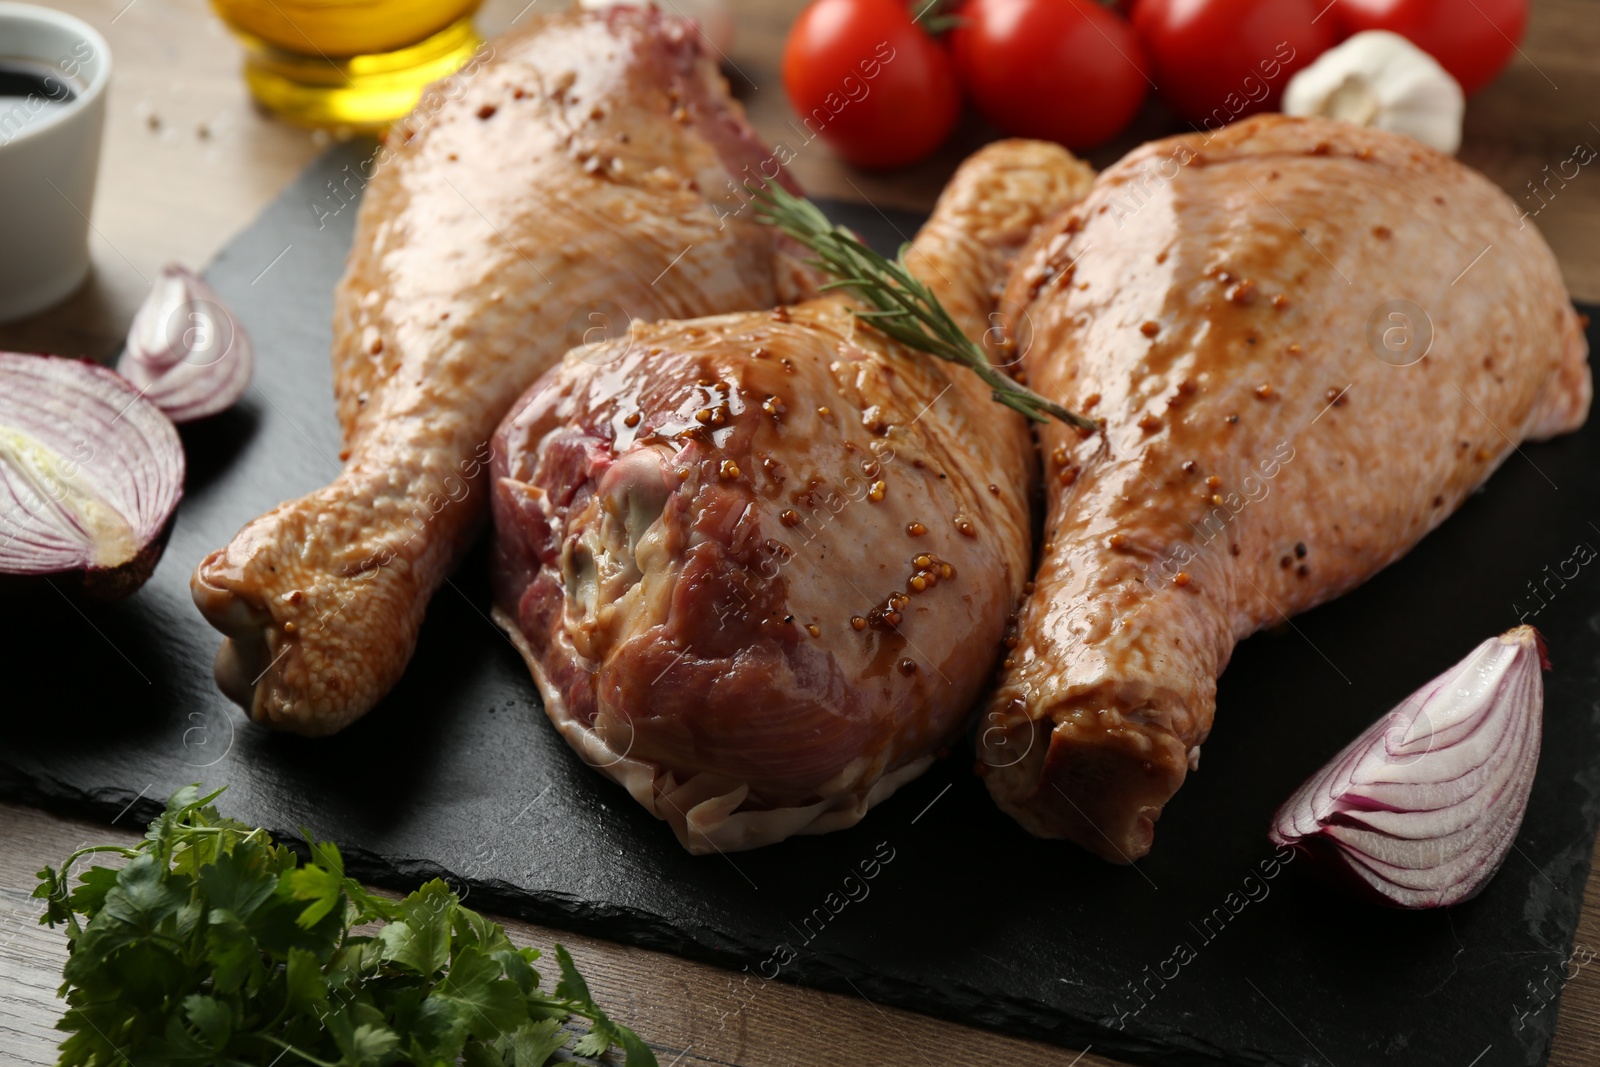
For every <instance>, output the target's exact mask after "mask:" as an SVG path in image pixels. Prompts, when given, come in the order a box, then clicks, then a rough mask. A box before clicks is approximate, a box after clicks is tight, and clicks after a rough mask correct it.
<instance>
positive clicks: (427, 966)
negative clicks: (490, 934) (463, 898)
mask: <svg viewBox="0 0 1600 1067" xmlns="http://www.w3.org/2000/svg"><path fill="white" fill-rule="evenodd" d="M455 906H456V895H455V894H454V893H452V892H451V891H450V887H449V886H447V885H445V884H444V883H443V882H441V881H440V880H439V879H437V878H435V879H434V880H433V881H431V882H428V883H427V884H426V885H424V886H423V887H422V888H421V889H419V890H417V891H416V892H415V893H412V894H411V895H410V896H408V897H406V898H405V899H404V900H402V901H401V902H400V919H399V921H398V922H395V923H391V924H390V925H388V926H385V927H384V928H383V932H382V933H381V934H379V935H378V939H379V940H380V941H382V942H383V958H384V959H386V960H392V961H393V962H395V963H398V964H400V965H401V966H403V967H409V968H411V970H413V971H415V972H416V973H418V974H420V975H423V976H425V977H426V976H430V975H432V974H433V973H434V972H435V971H437V970H439V969H440V968H441V967H443V966H444V965H445V964H446V963H448V962H450V917H451V909H452V908H454V907H455Z"/></svg>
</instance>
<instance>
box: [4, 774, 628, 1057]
mask: <svg viewBox="0 0 1600 1067" xmlns="http://www.w3.org/2000/svg"><path fill="white" fill-rule="evenodd" d="M220 792H221V790H218V791H217V792H216V793H211V794H209V795H207V796H201V795H199V790H198V788H196V787H193V786H190V787H186V788H184V789H180V790H179V791H178V792H177V793H175V794H173V796H172V799H171V800H169V801H168V803H167V808H166V811H164V812H163V813H162V814H161V815H160V816H159V817H157V818H156V820H155V821H154V822H152V823H151V824H150V829H149V832H148V833H147V834H146V835H145V839H144V840H143V841H141V842H139V844H138V845H136V846H134V847H133V848H123V847H121V846H118V845H98V846H94V847H91V848H82V849H79V850H78V851H76V852H74V853H73V854H72V855H71V856H69V857H67V860H66V862H64V863H63V864H62V865H61V867H60V869H59V870H58V869H56V868H52V867H46V868H45V869H44V870H42V871H40V872H39V885H38V887H37V888H36V889H35V890H34V894H33V895H34V896H35V897H38V898H40V899H42V900H44V901H45V908H46V911H45V914H44V916H43V917H41V918H40V920H39V921H40V922H41V923H48V924H50V925H51V926H52V927H53V926H55V925H57V924H60V925H63V926H65V927H66V933H67V941H68V946H69V953H70V954H69V956H68V958H67V963H66V966H65V968H64V969H63V971H62V977H63V979H64V982H63V983H62V986H61V989H60V995H61V996H62V997H64V998H65V999H66V1001H67V1004H68V1008H67V1011H66V1013H65V1015H64V1016H63V1017H62V1018H61V1020H60V1022H58V1023H57V1024H56V1027H57V1029H59V1030H64V1031H66V1032H67V1034H68V1035H69V1036H68V1037H67V1039H66V1040H65V1041H63V1042H62V1044H61V1059H60V1063H61V1064H62V1065H63V1067H102V1065H112V1064H122V1063H127V1062H132V1063H137V1064H139V1067H179V1065H190V1064H194V1065H198V1064H220V1065H224V1067H249V1065H261V1064H267V1063H281V1065H282V1067H290V1065H292V1064H296V1063H300V1064H312V1065H314V1067H369V1065H371V1067H378V1065H385V1064H401V1063H407V1064H423V1065H428V1067H434V1065H451V1067H453V1065H456V1064H465V1065H466V1067H542V1065H543V1064H545V1063H547V1062H548V1061H549V1060H550V1058H551V1056H552V1055H554V1054H555V1052H556V1051H557V1050H558V1049H562V1048H565V1047H566V1046H567V1045H568V1043H569V1041H570V1040H571V1036H572V1035H571V1034H570V1033H569V1032H568V1031H567V1030H566V1029H565V1028H564V1024H565V1023H566V1022H567V1020H568V1019H569V1018H570V1017H573V1016H577V1017H579V1018H582V1019H585V1020H587V1021H588V1024H589V1025H588V1029H587V1032H586V1033H584V1034H582V1035H581V1036H579V1037H578V1039H577V1041H576V1042H574V1043H572V1049H571V1051H572V1052H573V1053H575V1054H577V1055H579V1056H601V1055H604V1054H605V1052H606V1051H607V1050H608V1049H610V1048H611V1047H612V1046H616V1047H618V1048H620V1049H621V1050H622V1051H623V1053H624V1055H625V1057H626V1060H625V1062H626V1067H656V1059H655V1056H654V1054H652V1053H651V1051H650V1049H649V1048H648V1047H647V1046H646V1045H645V1044H644V1042H643V1041H641V1040H640V1039H639V1036H638V1035H637V1034H635V1033H634V1032H633V1031H632V1030H630V1029H628V1028H627V1027H625V1026H623V1025H621V1024H620V1023H616V1022H613V1021H612V1020H611V1019H609V1018H608V1017H607V1016H606V1014H605V1012H603V1011H601V1010H600V1007H599V1005H597V1004H596V1003H595V1002H594V999H593V997H591V996H590V994H589V988H588V986H587V985H586V984H585V983H584V980H583V977H582V976H581V975H580V974H579V973H578V971H577V969H576V968H575V967H574V966H573V963H572V957H571V956H570V955H568V953H567V950H566V949H565V948H563V947H561V946H560V945H557V946H556V961H557V965H558V966H559V968H560V971H561V979H560V981H559V982H558V983H557V985H556V988H555V990H554V991H553V992H545V991H544V990H543V989H542V988H541V986H540V982H539V973H538V972H537V971H535V970H534V969H533V963H534V961H535V960H537V959H538V958H539V952H538V951H537V950H536V949H532V948H518V947H516V946H515V945H514V944H512V942H511V939H510V938H509V937H507V936H506V932H505V930H504V929H503V928H502V927H501V926H500V925H499V924H498V923H494V922H491V921H489V920H488V919H485V918H484V917H483V916H481V915H479V914H478V913H477V912H475V911H472V910H470V909H468V908H465V907H462V905H461V901H460V898H459V897H457V895H456V894H455V893H454V892H453V891H452V890H451V889H450V888H449V887H448V886H447V885H445V883H444V882H442V881H439V880H437V879H436V880H434V881H431V882H428V883H427V884H426V885H424V886H422V887H421V888H420V889H418V890H417V891H416V892H414V893H412V894H411V895H409V896H407V897H405V898H403V899H400V900H390V899H388V898H386V897H381V896H377V895H375V894H373V893H370V892H368V891H367V889H366V888H365V887H363V886H362V885H361V883H359V882H357V881H356V880H354V879H353V878H350V877H348V876H346V874H345V871H344V860H343V858H342V857H341V856H340V855H339V850H338V849H337V848H335V847H334V845H333V844H332V843H331V842H326V841H324V842H318V841H315V840H314V839H313V838H312V837H311V835H310V834H306V839H307V841H308V842H310V845H311V853H312V859H311V860H310V861H309V862H306V863H302V862H301V861H300V859H299V857H298V856H296V855H295V853H294V852H293V851H291V850H290V849H288V848H286V847H284V846H282V845H277V844H275V843H274V842H273V841H272V839H271V837H270V836H269V835H268V834H267V833H266V832H265V831H264V830H259V829H253V828H251V827H249V826H246V825H244V824H243V823H240V822H237V821H235V820H233V819H227V818H223V817H222V816H220V815H218V813H217V810H216V808H215V807H213V806H212V801H214V800H215V799H216V797H217V795H218V793H220ZM302 832H304V831H302ZM96 853H115V854H117V855H120V856H123V857H125V858H126V859H127V860H128V862H127V864H126V865H125V866H123V867H122V868H121V869H120V870H119V869H112V868H106V867H91V868H89V869H88V870H87V871H85V872H84V873H83V875H82V878H81V880H80V881H79V883H78V885H76V886H73V885H72V884H71V879H72V866H73V864H74V863H75V862H77V861H78V860H79V859H81V858H83V857H84V856H88V855H93V854H96ZM79 916H82V917H83V920H82V921H80V920H79ZM357 928H359V929H361V931H362V932H361V933H355V932H354V931H355V930H356V929H357Z"/></svg>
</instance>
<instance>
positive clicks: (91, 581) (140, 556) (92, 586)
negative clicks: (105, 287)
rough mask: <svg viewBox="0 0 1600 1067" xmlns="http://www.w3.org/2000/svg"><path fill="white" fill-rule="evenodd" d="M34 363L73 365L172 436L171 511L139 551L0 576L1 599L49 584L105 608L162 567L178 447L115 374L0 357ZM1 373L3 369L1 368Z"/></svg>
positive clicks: (179, 466) (179, 470)
mask: <svg viewBox="0 0 1600 1067" xmlns="http://www.w3.org/2000/svg"><path fill="white" fill-rule="evenodd" d="M9 358H21V359H28V360H33V359H38V360H50V361H52V362H55V363H60V364H72V365H76V366H79V367H82V368H84V372H85V373H86V375H88V376H91V377H93V378H95V379H97V380H98V381H99V383H100V384H101V386H103V387H107V388H108V389H110V390H113V391H115V392H116V393H117V394H118V396H119V397H120V398H121V399H122V402H123V403H126V404H128V405H130V406H132V405H141V406H142V407H144V408H147V409H149V411H150V412H151V413H152V414H153V415H155V416H156V417H159V418H160V420H161V421H162V422H164V423H165V424H166V426H167V428H168V429H169V430H170V431H171V437H170V441H168V442H167V444H168V445H169V446H170V448H171V449H172V452H171V456H172V458H173V459H174V460H175V462H176V475H175V477H176V482H177V487H176V494H175V497H174V499H173V502H172V508H171V511H170V513H169V514H168V515H167V518H166V520H165V521H164V522H163V523H162V525H161V527H160V528H159V529H158V530H157V531H156V532H155V533H154V535H152V536H151V537H149V539H148V540H146V541H145V542H144V544H143V545H141V546H140V548H139V551H138V552H137V553H136V554H135V555H134V556H133V557H132V558H131V559H128V560H125V561H124V562H122V563H119V564H117V565H116V566H112V567H98V566H94V565H89V566H86V567H81V568H76V569H68V570H60V571H54V572H48V573H32V572H30V573H0V594H12V593H16V594H21V593H23V592H25V591H27V590H29V589H32V588H37V587H42V586H43V585H45V584H48V585H50V586H52V587H54V588H55V589H56V590H57V591H59V592H61V593H63V594H65V595H67V596H69V597H73V598H75V599H82V600H86V601H95V602H110V601H117V600H123V599H125V598H127V597H128V596H131V595H132V594H133V593H135V592H136V591H138V589H139V588H140V587H141V586H143V585H144V583H145V582H146V581H148V580H149V578H150V575H151V574H153V573H154V572H155V569H156V565H157V564H158V563H159V562H160V561H161V556H162V554H163V552H164V551H165V550H166V546H167V541H168V540H169V539H170V538H171V536H172V530H173V527H174V525H175V524H176V522H177V515H178V502H179V501H180V500H181V499H182V497H183V482H184V479H185V477H186V476H187V463H186V457H185V456H184V452H183V446H182V443H181V440H180V438H179V436H178V431H177V428H176V427H174V426H173V425H172V423H171V421H170V420H169V419H167V418H166V416H165V414H164V413H162V412H161V410H160V409H159V408H158V407H156V406H155V405H154V404H151V403H150V402H149V401H146V400H144V399H142V398H140V397H139V396H138V392H137V389H136V387H135V386H134V385H133V384H132V383H130V382H128V381H127V380H126V379H124V378H123V377H122V376H121V375H120V374H118V373H117V372H116V371H114V370H112V369H111V368H109V367H105V366H102V365H101V364H99V363H96V362H94V361H93V360H88V359H81V360H74V359H68V358H66V357H62V356H52V355H49V354H46V353H15V352H0V364H3V361H4V360H5V359H9ZM0 369H3V366H0Z"/></svg>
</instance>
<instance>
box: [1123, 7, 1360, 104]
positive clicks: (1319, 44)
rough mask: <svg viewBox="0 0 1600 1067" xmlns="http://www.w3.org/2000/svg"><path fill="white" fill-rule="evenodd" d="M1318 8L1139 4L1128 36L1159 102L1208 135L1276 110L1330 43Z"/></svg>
mask: <svg viewBox="0 0 1600 1067" xmlns="http://www.w3.org/2000/svg"><path fill="white" fill-rule="evenodd" d="M1321 10H1322V7H1321V0H1139V4H1138V6H1137V7H1136V8H1134V12H1133V28H1134V30H1135V31H1136V32H1137V33H1138V34H1139V39H1140V40H1141V41H1143V42H1144V46H1145V52H1146V54H1147V55H1149V57H1150V63H1151V65H1152V67H1154V70H1155V73H1154V75H1153V77H1154V78H1155V82H1156V86H1157V88H1158V90H1159V91H1160V93H1161V95H1162V97H1164V98H1165V99H1166V101H1167V102H1168V103H1170V104H1171V105H1172V106H1173V107H1174V108H1176V109H1177V110H1178V112H1179V113H1180V114H1182V115H1183V117H1184V118H1186V119H1188V120H1189V121H1190V122H1192V123H1194V124H1196V125H1197V126H1203V127H1204V128H1206V129H1208V130H1214V129H1216V128H1218V127H1219V126H1226V125H1227V124H1228V123H1230V122H1232V121H1233V120H1235V119H1238V118H1243V117H1244V116H1245V115H1253V114H1255V113H1256V112H1257V111H1265V110H1267V109H1269V108H1272V107H1275V106H1277V103H1278V98H1279V97H1280V96H1282V95H1283V90H1284V87H1285V86H1286V85H1288V84H1289V79H1290V77H1292V76H1293V75H1294V72H1295V71H1297V70H1299V69H1300V68H1302V67H1304V66H1307V65H1308V64H1309V63H1310V62H1311V61H1312V60H1314V59H1316V58H1317V57H1318V56H1319V55H1321V54H1322V53H1323V52H1325V51H1327V50H1328V48H1329V47H1330V46H1331V45H1332V44H1333V43H1334V38H1335V27H1334V25H1333V17H1332V16H1331V15H1330V16H1326V17H1319V15H1320V14H1321Z"/></svg>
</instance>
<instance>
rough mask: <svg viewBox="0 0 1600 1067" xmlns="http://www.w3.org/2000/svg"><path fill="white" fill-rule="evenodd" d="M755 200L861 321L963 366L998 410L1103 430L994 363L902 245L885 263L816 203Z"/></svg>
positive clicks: (777, 197) (763, 195) (778, 195)
mask: <svg viewBox="0 0 1600 1067" xmlns="http://www.w3.org/2000/svg"><path fill="white" fill-rule="evenodd" d="M755 198H756V201H757V204H758V206H757V208H756V217H757V218H759V219H760V220H761V221H763V222H765V223H767V224H768V225H771V226H776V227H777V228H778V229H780V230H782V231H783V232H784V233H786V234H788V235H789V236H790V237H793V238H794V239H795V240H796V241H799V242H800V243H801V244H803V245H805V246H806V247H807V248H809V249H810V250H811V251H812V252H814V253H816V256H817V258H816V259H815V260H813V261H812V262H813V263H814V264H815V265H816V266H817V267H819V268H820V269H822V270H824V271H826V272H827V273H828V274H830V275H832V276H833V278H834V279H835V280H834V281H832V282H829V283H828V284H826V285H824V286H822V289H823V290H824V291H827V290H830V289H847V290H849V291H850V292H852V293H854V294H855V295H856V296H857V297H858V298H859V299H861V300H863V301H865V302H866V303H868V304H870V305H872V307H871V310H868V311H858V312H856V315H857V316H858V317H860V318H862V319H865V320H866V321H867V322H868V323H870V324H871V325H872V326H873V327H875V328H876V329H878V330H879V331H881V332H883V333H885V334H888V335H889V336H890V337H892V338H894V339H895V340H896V341H899V342H900V343H901V344H903V345H907V346H908V347H911V348H915V349H917V350H919V351H922V352H926V353H928V354H929V355H932V356H937V357H938V358H940V359H943V360H948V361H949V362H951V363H959V364H961V365H962V366H963V367H966V368H967V369H968V370H970V371H972V372H973V373H974V374H976V375H977V376H978V377H979V378H982V379H983V382H984V384H985V385H987V386H989V388H990V389H991V390H993V393H992V395H993V397H994V399H995V401H996V402H998V403H1001V404H1004V405H1005V406H1006V407H1008V408H1011V409H1012V410H1014V411H1018V412H1021V413H1022V414H1023V415H1025V416H1027V417H1028V418H1029V419H1031V420H1033V421H1034V422H1044V421H1046V419H1045V417H1046V416H1051V417H1053V418H1056V419H1059V420H1061V421H1062V422H1064V423H1066V424H1067V425H1069V426H1076V427H1077V428H1079V429H1080V430H1089V431H1095V430H1098V429H1100V424H1099V423H1097V422H1095V421H1094V420H1093V419H1090V418H1086V417H1085V416H1083V415H1079V414H1077V413H1076V412H1073V411H1068V410H1067V409H1066V408H1064V407H1062V406H1061V405H1060V404H1058V403H1056V402H1055V401H1053V400H1049V399H1046V398H1045V397H1042V396H1040V395H1039V394H1038V393H1035V392H1034V391H1033V390H1032V389H1029V388H1028V387H1026V386H1024V385H1022V384H1021V383H1020V382H1017V381H1016V380H1015V379H1013V378H1011V376H1010V375H1007V374H1005V373H1004V372H1002V371H1001V370H999V369H998V368H997V367H995V366H994V364H992V363H990V362H989V357H988V356H987V355H986V354H985V353H984V351H983V349H982V347H980V346H979V345H978V344H977V343H976V342H974V341H973V340H972V338H970V337H968V336H967V335H966V334H964V333H962V332H961V327H960V326H958V325H956V321H955V320H954V319H953V318H951V317H950V313H949V312H948V311H946V310H945V307H944V305H943V304H941V303H940V302H939V298H938V297H937V296H935V295H934V294H933V292H932V291H931V290H930V289H929V288H928V287H927V286H926V285H923V284H922V283H921V282H920V281H918V280H917V278H916V276H915V275H914V274H912V273H911V271H910V270H909V269H908V268H907V267H906V251H907V250H908V249H909V248H910V247H911V246H910V245H901V246H900V253H899V255H897V256H896V257H895V258H894V259H888V258H886V257H884V256H881V255H879V254H878V253H877V252H874V251H873V250H872V249H870V248H868V247H867V246H866V245H864V244H862V243H861V242H860V241H859V240H858V239H857V238H856V236H855V235H854V234H853V233H851V232H850V231H849V230H847V229H845V228H844V227H843V226H835V225H834V224H833V223H831V222H829V221H828V217H827V216H826V215H824V214H823V213H822V212H821V211H820V210H819V209H818V208H817V206H816V205H815V204H813V203H812V202H811V201H809V200H806V199H803V198H801V197H798V196H795V195H794V194H792V193H790V192H789V191H788V190H787V189H784V188H783V187H782V186H780V185H778V184H777V183H775V182H772V183H768V184H767V186H766V187H765V188H764V189H761V190H759V191H757V192H756V193H755Z"/></svg>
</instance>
